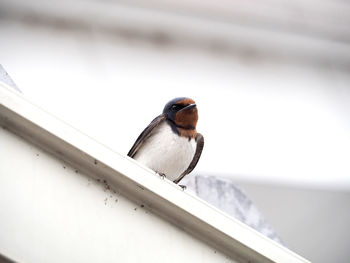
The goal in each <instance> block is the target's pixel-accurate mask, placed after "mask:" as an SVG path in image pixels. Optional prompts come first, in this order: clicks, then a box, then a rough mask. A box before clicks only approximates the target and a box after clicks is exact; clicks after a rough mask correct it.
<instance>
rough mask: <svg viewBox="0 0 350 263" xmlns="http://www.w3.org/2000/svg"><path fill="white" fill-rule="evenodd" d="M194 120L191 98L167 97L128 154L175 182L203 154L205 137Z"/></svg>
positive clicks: (195, 109) (196, 118)
mask: <svg viewBox="0 0 350 263" xmlns="http://www.w3.org/2000/svg"><path fill="white" fill-rule="evenodd" d="M197 121H198V109H197V105H196V103H195V101H194V100H192V99H190V98H187V97H179V98H175V99H172V100H170V101H169V102H168V103H167V104H166V105H165V107H164V109H163V113H162V114H160V115H159V116H157V117H156V118H155V119H154V120H153V121H152V122H151V123H150V124H149V125H148V126H147V127H146V128H145V129H144V130H143V132H142V133H141V134H140V135H139V137H138V138H137V139H136V141H135V143H134V145H133V146H132V147H131V149H130V151H129V152H128V156H129V157H131V158H133V159H135V160H136V161H138V162H140V163H142V164H143V165H145V166H147V167H148V168H150V169H152V170H153V171H155V172H156V173H158V174H159V175H161V176H162V177H166V178H167V179H169V180H171V181H173V182H174V183H175V184H178V183H179V182H180V181H181V180H182V179H183V178H184V177H185V176H186V175H187V174H189V173H190V172H192V170H193V169H194V168H195V167H196V165H197V163H198V161H199V158H200V156H201V154H202V150H203V147H204V137H203V135H202V134H200V133H198V132H197V130H196V125H197ZM182 187H183V186H182Z"/></svg>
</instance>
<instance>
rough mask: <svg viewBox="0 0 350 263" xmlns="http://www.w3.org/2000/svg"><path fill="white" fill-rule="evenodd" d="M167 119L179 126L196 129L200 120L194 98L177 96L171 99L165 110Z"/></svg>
mask: <svg viewBox="0 0 350 263" xmlns="http://www.w3.org/2000/svg"><path fill="white" fill-rule="evenodd" d="M163 114H165V116H166V118H167V120H169V121H171V122H173V123H174V124H175V126H176V127H177V128H180V129H185V130H195V129H196V125H197V121H198V111H197V106H196V103H195V102H194V100H192V99H190V98H185V97H181V98H175V99H173V100H171V101H169V102H168V103H167V104H166V105H165V107H164V110H163Z"/></svg>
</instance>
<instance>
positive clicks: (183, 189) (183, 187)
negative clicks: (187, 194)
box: [179, 184, 187, 191]
mask: <svg viewBox="0 0 350 263" xmlns="http://www.w3.org/2000/svg"><path fill="white" fill-rule="evenodd" d="M179 186H180V187H181V188H182V191H185V190H186V188H187V186H186V185H182V184H179Z"/></svg>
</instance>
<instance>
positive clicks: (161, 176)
mask: <svg viewBox="0 0 350 263" xmlns="http://www.w3.org/2000/svg"><path fill="white" fill-rule="evenodd" d="M157 174H158V175H159V176H160V178H162V179H163V180H164V178H165V177H166V175H165V173H159V172H157Z"/></svg>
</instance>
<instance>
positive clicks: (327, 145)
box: [0, 0, 350, 262]
mask: <svg viewBox="0 0 350 263" xmlns="http://www.w3.org/2000/svg"><path fill="white" fill-rule="evenodd" d="M349 26H350V6H349V4H348V3H347V2H344V1H327V0H323V1H321V2H316V1H308V2H304V1H294V2H293V3H291V2H289V1H262V2H261V1H255V2H250V3H249V4H248V3H243V2H239V3H233V2H229V1H220V2H218V3H217V2H215V4H214V3H207V4H203V3H200V2H197V1H180V2H178V1H177V2H173V1H165V2H158V1H147V2H146V1H132V2H128V3H126V2H123V1H121V2H120V1H118V2H117V1H93V0H91V1H88V0H86V1H78V0H75V1H59V2H57V1H40V0H35V1H28V2H26V1H20V0H2V1H1V2H0V37H1V41H0V63H1V64H2V65H3V66H4V68H5V69H6V70H7V71H8V73H9V74H10V75H11V77H12V78H13V79H14V81H15V82H16V84H17V85H18V87H19V88H20V89H21V90H22V91H23V93H24V94H25V95H26V97H28V98H30V99H31V100H32V101H34V102H35V103H36V104H38V105H40V106H41V107H42V108H44V109H45V110H47V111H49V112H51V113H53V114H55V115H56V116H58V117H59V118H61V119H63V120H65V121H66V122H68V123H70V124H71V125H72V126H74V127H76V128H78V129H79V130H81V131H83V132H85V133H87V134H88V135H90V136H91V137H93V138H95V139H96V140H98V141H100V142H102V143H103V144H105V145H108V146H109V147H110V148H112V149H114V150H115V151H118V152H121V153H126V152H127V151H128V150H129V148H130V147H131V145H132V144H133V142H134V140H135V139H136V137H137V136H138V135H139V133H140V132H141V131H142V130H143V128H145V127H146V125H147V124H148V123H149V122H150V121H151V120H152V119H153V118H154V117H155V116H156V115H158V114H160V113H161V111H162V109H163V106H164V104H165V103H166V102H167V101H168V100H170V99H172V98H173V97H177V96H189V97H192V98H193V99H195V100H196V102H197V104H198V107H199V114H200V120H199V123H198V130H199V131H200V132H201V133H202V134H204V136H205V139H206V145H205V150H204V152H203V155H202V158H201V160H200V162H199V163H198V166H197V168H196V170H195V172H196V173H198V174H205V175H218V176H224V177H225V176H227V177H230V178H234V179H235V180H236V181H237V182H241V183H242V185H245V186H246V187H247V189H248V190H249V192H248V191H247V192H248V193H249V194H250V192H252V193H251V195H253V196H255V195H258V193H261V191H264V189H270V188H268V187H270V186H271V187H273V186H274V185H281V184H282V185H284V186H285V187H287V188H288V189H292V190H290V191H292V192H291V194H290V196H293V195H295V196H300V195H299V192H298V191H299V190H302V189H318V190H317V191H319V192H317V193H320V195H322V193H323V195H322V196H324V197H325V198H326V197H327V196H328V193H329V191H333V192H338V193H346V194H345V196H347V193H349V191H350V165H349V159H350V118H349V116H350V103H349V101H350V89H349V83H350V74H349V73H350V32H349V30H348V28H349ZM111 120H112V121H111ZM257 184H258V185H259V187H260V188H259V187H258V188H259V189H260V190H258V189H257V188H254V187H255V185H257ZM249 186H251V187H250V188H249ZM253 186H254V187H253ZM278 189H284V188H278ZM293 189H297V190H295V191H294V192H293ZM259 191H260V192H259ZM284 193H285V192H284V191H282V192H281V191H280V192H279V191H265V192H264V195H260V197H259V198H264V197H266V198H265V200H264V202H263V206H264V207H261V210H262V212H263V213H264V212H265V211H264V210H266V212H267V213H269V215H270V212H269V211H271V210H273V209H275V210H274V211H276V213H275V214H274V215H272V216H273V217H274V218H273V219H271V218H268V219H269V220H271V222H272V225H274V224H273V222H274V221H278V220H279V222H281V226H280V225H279V226H278V228H279V229H283V227H284V229H291V227H294V228H296V229H299V230H300V233H304V235H305V236H304V237H303V238H304V240H308V241H307V242H305V243H308V242H309V243H312V242H313V239H314V238H315V237H314V236H312V233H314V232H309V234H308V228H307V227H306V225H305V224H303V222H302V221H300V222H299V224H296V225H293V226H291V224H290V223H287V222H290V221H288V220H284V216H286V215H285V214H283V213H278V211H281V210H278V207H275V204H274V203H273V202H272V201H271V200H278V198H280V197H281V196H283V194H284ZM310 193H312V191H310ZM321 199H322V198H321ZM327 200H329V199H327ZM339 200H340V201H339ZM339 200H338V201H337V203H334V204H335V205H339V202H340V204H341V205H340V207H342V208H343V209H344V210H345V211H349V208H350V206H349V203H348V197H346V198H345V197H344V198H340V199H339ZM291 202H295V206H294V207H296V208H297V207H301V209H300V210H297V209H296V210H295V212H296V213H304V215H306V216H307V217H311V218H312V217H314V218H313V219H314V222H315V225H316V226H318V228H317V229H322V230H323V231H325V236H327V231H328V232H329V233H334V232H336V233H339V232H342V233H343V235H342V236H338V237H339V239H338V240H339V243H340V244H348V243H349V242H350V230H348V226H349V224H348V222H349V217H350V216H349V214H348V213H347V216H344V220H342V221H340V222H338V223H337V224H335V225H334V226H332V227H330V226H329V225H327V226H325V225H324V224H325V221H322V220H320V224H319V225H318V224H317V222H318V219H317V217H318V216H319V214H317V213H313V208H314V206H313V203H312V202H310V199H309V196H305V197H304V198H295V199H293V198H292V200H291ZM259 205H261V202H258V206H259ZM291 207H293V206H291ZM328 207H329V206H325V207H324V209H328ZM306 211H307V212H308V213H306ZM329 211H330V213H331V212H332V211H331V210H329ZM333 212H334V211H333ZM283 222H285V224H283ZM333 227H334V228H337V231H333V230H332V228H333ZM279 229H277V232H278V230H279ZM281 232H283V233H288V231H283V230H281ZM344 233H345V234H344ZM280 235H281V238H282V239H283V240H284V241H285V243H286V245H287V246H288V244H293V246H292V247H293V249H294V250H295V251H296V252H299V253H301V252H303V253H301V254H302V255H303V256H305V257H306V258H309V259H310V260H315V261H317V262H330V261H329V258H334V257H335V256H336V255H337V256H338V257H339V258H338V259H339V260H338V261H337V262H344V261H342V259H345V258H348V256H349V252H348V251H346V250H345V249H343V250H341V253H340V252H339V251H337V252H335V251H336V250H334V248H335V247H336V245H334V246H330V245H329V244H327V242H325V243H324V248H322V249H321V248H320V249H319V250H318V251H314V249H310V248H305V246H304V247H300V248H298V247H297V245H294V244H296V243H297V242H296V239H295V237H293V236H292V235H289V236H283V235H282V234H280ZM289 238H291V239H290V240H289ZM335 240H337V237H336V238H335ZM301 245H302V244H301ZM327 249H328V250H327ZM332 249H333V250H332ZM320 250H322V251H325V253H324V254H322V253H321V254H320ZM327 255H328V256H329V257H328V258H327Z"/></svg>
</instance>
